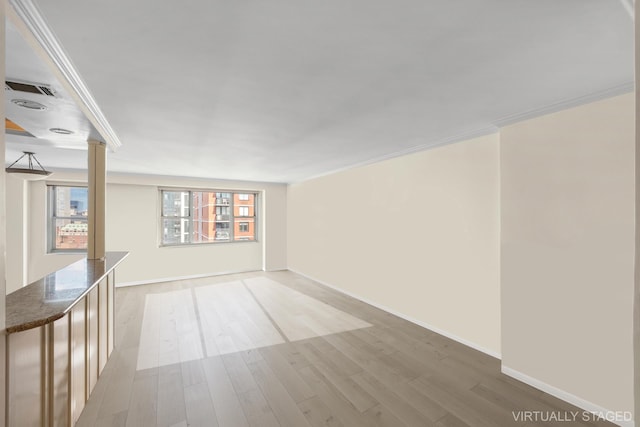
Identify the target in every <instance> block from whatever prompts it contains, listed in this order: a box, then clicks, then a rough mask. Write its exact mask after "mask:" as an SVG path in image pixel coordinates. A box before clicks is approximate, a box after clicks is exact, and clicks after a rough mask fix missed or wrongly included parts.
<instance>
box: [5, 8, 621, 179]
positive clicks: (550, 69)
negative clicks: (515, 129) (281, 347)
mask: <svg viewBox="0 0 640 427" xmlns="http://www.w3.org/2000/svg"><path fill="white" fill-rule="evenodd" d="M36 3H37V5H38V6H39V8H40V9H41V13H42V14H43V16H44V17H45V19H46V21H47V22H48V25H49V27H50V28H51V30H52V31H53V32H54V33H55V34H56V36H57V37H58V39H59V41H60V43H61V45H62V46H63V47H64V48H65V50H66V52H67V54H68V56H69V58H70V59H71V60H72V61H73V63H74V64H75V67H76V69H77V71H78V72H79V73H80V75H81V76H82V78H83V79H84V81H85V83H86V84H87V86H88V87H89V89H90V91H91V93H92V94H93V96H94V98H95V99H96V101H97V103H98V105H99V106H100V108H101V109H102V111H103V112H104V114H105V116H106V117H107V119H108V120H109V123H110V124H111V126H112V127H113V129H114V130H115V132H116V133H117V135H118V137H119V138H120V140H121V141H122V147H121V148H120V149H119V150H118V151H117V152H115V153H110V155H109V161H108V162H109V163H108V167H109V170H110V171H114V172H115V171H117V172H129V173H149V174H161V175H182V176H197V177H211V178H226V179H242V180H258V181H276V182H294V181H299V180H303V179H306V178H309V177H312V176H317V175H320V174H324V173H327V172H330V171H334V170H338V169H342V168H345V167H348V166H351V165H355V164H362V163H366V162H369V161H372V160H374V159H380V158H385V157H389V156H393V155H397V154H399V153H403V152H409V151H413V150H416V149H423V148H427V147H429V146H432V145H438V144H441V143H446V142H451V141H455V140H459V139H462V138H464V137H465V136H469V135H475V134H479V133H487V132H490V131H491V130H495V129H496V126H499V125H501V124H503V123H506V122H509V121H512V120H514V118H516V117H526V116H528V115H531V114H536V113H539V112H542V111H545V110H546V109H553V108H557V107H558V105H568V104H567V103H569V104H570V103H572V102H579V101H580V100H582V101H584V100H588V99H594V98H597V97H599V96H605V95H606V94H615V93H620V92H622V91H625V90H629V89H630V88H631V87H632V86H631V84H632V81H633V23H632V20H631V18H630V16H629V14H628V13H627V10H626V9H625V8H624V7H623V3H622V2H620V1H616V0H562V1H558V0H510V1H504V0H483V1H478V0H457V1H451V0H427V1H425V0H395V1H389V0H386V1H383V0H347V1H345V0H324V1H311V0H295V1H294V0H272V1H268V2H264V1H255V0H238V1H222V0H190V1H184V2H178V1H175V0H172V1H169V0H153V1H152V0H138V1H130V0H127V1H125V0H110V1H98V0H56V1H55V2H54V1H46V0H37V1H36ZM16 77H18V76H16ZM43 78H44V77H43ZM45 83H47V82H45ZM71 116H73V115H71ZM85 124H86V122H85ZM58 126H60V127H64V126H61V125H58ZM79 126H81V124H79ZM86 131H88V130H87V129H86V128H85V129H83V130H82V132H86ZM47 156H49V157H48V159H47V163H48V164H49V165H51V166H61V167H77V168H84V167H85V162H86V154H85V153H83V152H81V151H78V150H51V152H47ZM7 160H9V159H7ZM41 160H42V159H41ZM43 163H44V162H43ZM69 163H73V164H72V165H70V164H69Z"/></svg>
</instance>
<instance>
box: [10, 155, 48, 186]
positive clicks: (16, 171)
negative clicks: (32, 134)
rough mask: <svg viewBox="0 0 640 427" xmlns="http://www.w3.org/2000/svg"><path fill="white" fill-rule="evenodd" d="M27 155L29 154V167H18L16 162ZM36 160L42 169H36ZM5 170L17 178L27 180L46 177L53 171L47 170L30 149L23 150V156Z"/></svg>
mask: <svg viewBox="0 0 640 427" xmlns="http://www.w3.org/2000/svg"><path fill="white" fill-rule="evenodd" d="M25 156H27V160H28V164H27V167H16V166H15V165H16V163H18V162H19V161H20V160H22V159H23V158H24V157H25ZM34 162H35V164H37V165H38V166H39V167H40V169H36V167H35V165H34ZM5 171H6V172H7V173H8V174H11V175H12V176H14V177H16V178H19V179H24V180H26V181H37V180H39V179H45V178H46V177H48V176H50V175H51V172H49V171H47V170H45V169H44V168H43V167H42V165H41V164H40V162H39V161H38V159H36V156H35V153H32V152H30V151H23V152H22V156H20V157H19V158H18V160H16V161H15V162H13V163H11V165H9V167H8V168H6V169H5Z"/></svg>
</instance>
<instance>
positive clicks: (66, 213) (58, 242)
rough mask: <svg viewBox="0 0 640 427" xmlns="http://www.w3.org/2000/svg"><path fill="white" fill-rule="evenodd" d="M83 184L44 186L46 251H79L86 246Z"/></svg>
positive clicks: (85, 193) (86, 194)
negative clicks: (46, 215)
mask: <svg viewBox="0 0 640 427" xmlns="http://www.w3.org/2000/svg"><path fill="white" fill-rule="evenodd" d="M87 198H88V192H87V188H86V187H71V186H66V185H50V186H48V202H49V203H48V204H49V206H48V212H49V215H48V216H49V218H48V221H47V227H48V232H47V235H48V241H49V244H48V252H61V251H64V252H80V251H86V250H87V238H88V235H89V233H88V219H87V209H88V204H87Z"/></svg>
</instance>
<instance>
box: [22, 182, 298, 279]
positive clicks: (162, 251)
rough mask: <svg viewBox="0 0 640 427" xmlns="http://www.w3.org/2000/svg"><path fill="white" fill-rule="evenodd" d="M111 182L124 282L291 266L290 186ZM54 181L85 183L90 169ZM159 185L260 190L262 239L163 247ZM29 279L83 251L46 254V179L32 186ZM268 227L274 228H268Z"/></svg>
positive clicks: (109, 226)
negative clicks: (288, 252) (288, 254)
mask: <svg viewBox="0 0 640 427" xmlns="http://www.w3.org/2000/svg"><path fill="white" fill-rule="evenodd" d="M107 180H108V184H107V218H106V230H107V233H106V234H107V240H106V247H107V250H109V251H116V250H124V251H129V252H131V254H130V256H129V257H128V258H127V260H125V262H124V263H122V265H121V266H120V267H119V268H118V272H117V273H118V282H119V283H121V284H123V283H124V284H126V283H140V282H150V281H156V280H167V279H173V278H181V277H193V276H200V275H202V276H204V275H213V274H222V273H228V272H237V271H251V270H262V269H263V268H266V269H268V270H279V269H283V268H286V226H285V221H286V186H285V185H284V184H272V183H254V182H238V181H222V180H217V181H216V180H198V179H192V178H176V177H158V176H137V175H110V176H109V177H108V178H107ZM49 182H50V183H56V182H57V183H63V184H72V185H73V184H74V183H75V184H78V185H79V184H82V183H83V182H86V174H82V173H74V172H60V173H56V174H55V175H54V176H52V178H51V179H50V180H49ZM159 187H176V188H203V189H207V188H208V189H228V190H253V191H258V192H259V193H260V200H259V203H260V206H261V212H262V218H261V219H259V221H260V224H259V229H258V232H259V241H258V242H237V243H228V244H226V243H225V244H209V245H200V246H180V247H160V246H159V240H158V230H159V210H158V209H159V193H158V188H159ZM30 190H31V191H30V195H29V196H30V203H31V207H32V208H31V214H30V227H29V229H30V251H29V281H30V282H31V281H33V280H37V279H39V278H40V277H42V276H44V275H46V274H48V273H50V272H53V271H55V270H57V269H59V268H61V267H63V266H65V265H68V264H70V263H71V262H73V261H75V260H76V259H79V258H81V257H82V256H83V254H81V255H78V254H60V253H55V254H47V253H46V233H45V230H46V221H45V220H46V183H45V182H44V181H41V182H36V183H32V184H31V187H30ZM266 229H272V230H273V232H271V233H265V230H266Z"/></svg>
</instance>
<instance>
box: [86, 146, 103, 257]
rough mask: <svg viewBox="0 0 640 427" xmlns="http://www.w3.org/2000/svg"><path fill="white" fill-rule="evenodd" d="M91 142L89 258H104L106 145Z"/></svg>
mask: <svg viewBox="0 0 640 427" xmlns="http://www.w3.org/2000/svg"><path fill="white" fill-rule="evenodd" d="M88 143H89V238H88V242H87V258H88V259H103V258H104V254H105V209H106V193H107V192H106V183H107V168H106V155H107V153H106V145H105V144H104V143H103V142H99V141H88Z"/></svg>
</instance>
